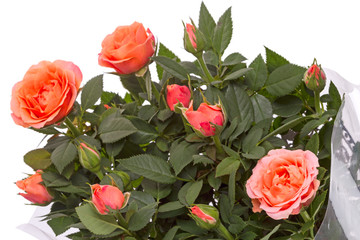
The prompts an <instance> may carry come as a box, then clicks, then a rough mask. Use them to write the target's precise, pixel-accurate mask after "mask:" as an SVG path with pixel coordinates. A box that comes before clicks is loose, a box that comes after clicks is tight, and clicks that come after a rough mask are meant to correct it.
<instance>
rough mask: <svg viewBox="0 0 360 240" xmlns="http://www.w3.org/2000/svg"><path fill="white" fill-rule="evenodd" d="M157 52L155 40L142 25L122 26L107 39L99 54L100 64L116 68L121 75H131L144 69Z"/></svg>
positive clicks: (135, 23)
mask: <svg viewBox="0 0 360 240" xmlns="http://www.w3.org/2000/svg"><path fill="white" fill-rule="evenodd" d="M154 52H155V38H154V36H153V34H152V33H151V31H150V30H149V29H147V31H145V28H144V26H143V25H142V24H141V23H138V22H134V23H133V24H131V25H130V26H120V27H117V28H116V29H115V31H114V32H113V33H112V34H109V35H107V36H106V37H105V39H104V40H103V42H102V50H101V52H100V53H99V64H100V65H101V66H104V67H111V68H114V69H115V70H116V71H117V72H118V73H119V74H130V73H134V72H137V71H138V70H140V69H141V68H142V67H144V66H145V65H146V64H147V63H148V62H149V58H150V57H151V56H152V55H154Z"/></svg>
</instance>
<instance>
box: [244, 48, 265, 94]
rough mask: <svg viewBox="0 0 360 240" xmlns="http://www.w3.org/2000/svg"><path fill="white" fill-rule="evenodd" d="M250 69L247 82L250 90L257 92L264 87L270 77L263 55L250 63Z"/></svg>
mask: <svg viewBox="0 0 360 240" xmlns="http://www.w3.org/2000/svg"><path fill="white" fill-rule="evenodd" d="M249 68H250V69H251V71H249V72H248V73H246V78H245V81H246V83H247V85H248V86H249V88H250V89H252V90H254V91H257V90H259V89H260V88H262V87H263V86H264V84H265V82H266V79H267V77H268V71H267V67H266V64H265V62H264V59H263V58H262V56H261V54H259V55H258V56H257V57H256V58H255V59H254V61H252V63H250V65H249Z"/></svg>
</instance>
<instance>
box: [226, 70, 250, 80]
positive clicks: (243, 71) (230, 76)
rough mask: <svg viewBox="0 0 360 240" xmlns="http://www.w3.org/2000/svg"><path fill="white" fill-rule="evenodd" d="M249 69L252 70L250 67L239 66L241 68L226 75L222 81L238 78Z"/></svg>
mask: <svg viewBox="0 0 360 240" xmlns="http://www.w3.org/2000/svg"><path fill="white" fill-rule="evenodd" d="M251 70H252V69H251V68H241V69H239V70H237V71H235V72H232V73H230V74H229V75H227V76H226V77H225V78H224V81H228V80H234V79H238V78H240V77H242V76H244V75H245V74H247V73H249V72H251Z"/></svg>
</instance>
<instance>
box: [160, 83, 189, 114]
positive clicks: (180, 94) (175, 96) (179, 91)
mask: <svg viewBox="0 0 360 240" xmlns="http://www.w3.org/2000/svg"><path fill="white" fill-rule="evenodd" d="M190 99H191V92H190V89H189V88H188V87H187V86H180V85H177V84H171V85H167V95H166V102H167V104H168V106H169V108H170V110H171V111H174V110H175V107H174V106H175V105H176V104H177V103H181V104H182V105H183V107H186V108H187V107H189V103H190Z"/></svg>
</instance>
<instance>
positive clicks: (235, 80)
mask: <svg viewBox="0 0 360 240" xmlns="http://www.w3.org/2000/svg"><path fill="white" fill-rule="evenodd" d="M231 37H232V18H231V9H228V10H226V11H225V13H224V14H223V15H222V16H221V17H220V18H219V20H218V21H217V22H215V21H214V19H213V18H212V16H211V14H210V13H209V11H208V10H207V8H206V7H205V5H204V4H201V8H200V15H199V22H198V24H195V23H194V22H193V21H192V20H191V21H190V22H189V23H186V24H184V48H185V50H186V51H188V52H190V53H191V54H192V55H193V56H194V61H182V60H180V59H179V58H178V57H177V56H176V54H175V53H173V52H172V51H171V50H169V49H168V48H166V47H165V45H164V44H162V43H160V42H157V41H156V38H155V37H154V35H153V33H152V32H151V31H150V30H149V29H147V30H145V28H144V27H143V25H142V24H140V23H137V22H134V23H133V24H132V25H130V26H120V27H118V28H116V29H115V31H114V32H113V33H111V34H109V35H108V36H106V37H105V39H104V40H103V42H102V50H101V52H100V53H99V56H98V61H99V64H100V65H101V66H105V67H109V68H112V69H114V70H115V71H113V72H109V73H106V74H114V75H116V76H118V77H119V79H120V81H121V83H122V85H123V87H124V88H125V89H127V93H126V95H125V96H124V97H121V96H119V95H118V94H117V93H115V92H109V91H104V90H103V76H104V74H100V75H98V76H96V77H94V78H92V79H90V80H89V81H87V82H86V83H85V84H84V86H83V87H82V88H80V86H81V82H82V73H81V71H80V69H79V67H77V66H76V65H75V64H74V63H72V62H68V61H63V60H57V61H54V62H48V61H42V62H40V63H38V64H37V65H33V66H31V67H30V69H29V70H28V72H27V73H26V74H25V76H24V79H23V80H22V81H20V82H18V83H16V84H15V86H14V87H13V92H12V100H11V109H12V112H13V113H12V118H13V119H14V121H15V123H16V124H18V125H21V126H23V127H26V128H30V129H32V130H34V131H37V132H39V133H41V134H45V135H46V139H47V142H46V144H45V145H44V146H43V147H41V148H38V149H35V150H32V151H30V152H28V153H27V154H25V156H24V161H25V163H26V164H27V165H29V166H30V167H31V168H33V169H34V173H33V174H31V175H30V176H29V177H28V178H26V179H24V180H21V181H18V182H17V183H16V185H17V186H18V187H19V188H20V189H22V190H24V192H25V193H21V195H22V196H23V197H25V198H26V199H28V200H29V201H31V202H32V203H33V204H35V205H40V206H43V205H48V204H51V211H50V212H49V213H48V214H47V215H46V216H44V220H46V221H47V223H48V225H49V226H50V227H51V228H52V229H53V231H54V233H55V234H56V235H59V234H62V233H63V232H65V231H66V230H68V229H69V228H75V229H78V231H76V232H75V233H72V234H70V235H68V237H69V238H70V239H127V240H130V239H167V240H169V239H269V238H270V237H271V238H272V239H278V240H280V239H290V238H291V239H313V238H314V236H315V234H316V231H317V230H318V228H319V226H320V224H321V221H322V219H323V216H324V213H325V209H326V206H325V203H326V202H327V190H328V188H329V168H330V139H331V134H332V128H333V123H334V118H335V116H336V114H337V111H338V110H339V107H340V104H341V97H340V95H339V93H338V91H337V89H336V87H335V85H334V84H333V83H331V82H327V81H326V76H325V74H324V71H323V70H322V68H321V66H320V65H318V63H317V62H316V60H314V62H313V64H312V65H311V66H310V67H309V68H308V69H307V68H304V67H300V66H297V65H295V64H292V63H290V62H289V61H288V60H287V59H286V58H284V57H282V56H280V55H279V54H277V53H275V52H274V51H272V50H270V49H269V48H266V58H265V59H264V58H263V57H262V56H261V55H258V56H257V57H256V58H255V59H254V60H253V61H251V62H250V64H246V63H245V62H246V60H247V59H246V58H245V57H244V56H242V55H241V54H240V53H238V52H235V53H231V54H229V55H226V56H224V51H225V49H226V48H227V47H228V45H229V43H230V40H231ZM150 64H155V65H156V74H157V76H158V80H153V78H152V77H153V76H152V75H154V74H152V73H151V71H150V70H149V65H150ZM326 84H327V85H328V86H329V91H328V94H322V96H320V93H321V91H322V90H323V89H324V87H325V85H326ZM78 97H79V98H78ZM77 99H78V100H80V101H79V102H78V101H77Z"/></svg>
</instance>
